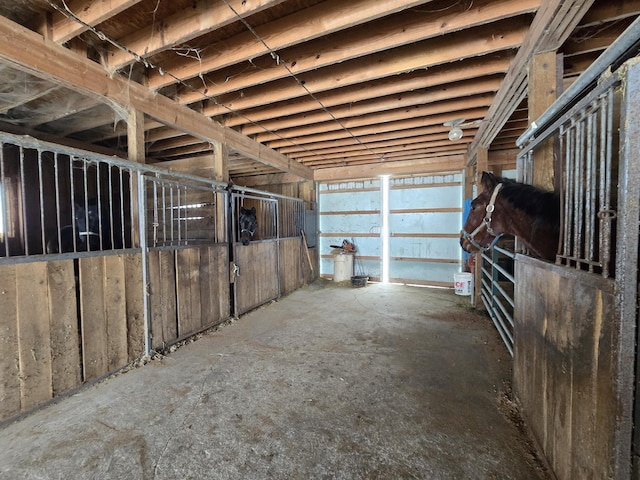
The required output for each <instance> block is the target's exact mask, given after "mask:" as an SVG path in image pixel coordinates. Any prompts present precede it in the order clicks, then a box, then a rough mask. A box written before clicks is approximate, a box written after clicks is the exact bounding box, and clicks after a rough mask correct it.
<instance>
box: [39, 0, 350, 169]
mask: <svg viewBox="0 0 640 480" xmlns="http://www.w3.org/2000/svg"><path fill="white" fill-rule="evenodd" d="M60 1H61V3H62V5H63V6H64V7H61V6H60V5H58V4H56V3H55V2H54V1H53V0H47V3H48V4H49V5H50V6H51V7H52V8H54V9H55V10H57V11H58V12H60V13H61V14H62V15H64V16H65V17H67V18H68V19H70V20H73V21H75V22H77V23H79V24H80V25H82V26H83V27H84V28H86V29H87V30H89V31H91V32H92V33H93V34H94V35H96V36H97V37H98V39H100V40H101V41H103V42H107V43H109V44H111V45H112V46H113V47H115V48H117V49H119V50H122V51H123V52H126V53H127V54H129V55H131V57H132V58H133V59H134V61H135V62H137V63H141V64H143V65H144V66H145V68H147V69H149V70H157V71H158V73H159V74H160V75H163V76H164V75H167V76H169V77H170V78H171V79H172V80H173V81H174V82H175V83H177V84H179V85H181V86H183V87H184V88H186V89H188V90H190V91H192V92H194V93H198V94H199V95H201V96H202V97H204V98H205V99H207V100H210V101H212V102H213V103H214V104H215V105H217V106H219V107H222V108H224V109H225V110H227V111H228V112H229V113H231V114H232V115H235V116H237V117H239V118H242V119H243V120H246V121H247V122H248V123H251V124H252V125H254V126H256V127H258V128H260V129H262V130H264V131H265V132H267V133H270V134H272V135H275V136H276V137H277V138H278V139H280V140H284V141H285V142H287V143H289V144H291V145H293V146H295V147H297V148H300V149H302V150H304V151H305V152H308V153H311V154H313V155H315V156H317V157H320V158H324V157H323V156H322V155H321V154H318V153H317V152H314V151H313V150H309V149H308V148H307V147H305V146H304V145H299V144H297V143H296V142H294V141H293V140H291V139H289V138H285V137H283V136H282V135H280V134H279V133H278V132H277V131H274V130H271V129H269V128H267V127H265V126H263V125H261V124H260V123H258V122H256V121H254V120H252V119H251V118H249V117H247V116H246V115H245V114H243V113H241V112H239V111H236V110H234V109H232V108H230V107H228V106H227V105H225V104H223V103H221V102H220V101H218V99H217V98H215V96H213V95H209V94H208V93H207V92H206V91H203V90H200V89H198V88H196V87H195V86H193V85H190V84H189V83H187V82H185V81H184V80H182V79H181V78H179V77H178V76H176V75H174V74H172V73H171V72H169V71H167V70H165V69H163V68H162V67H160V66H158V65H155V64H153V63H151V62H150V61H149V60H147V59H146V58H144V57H143V56H141V55H139V54H138V53H136V52H134V51H133V50H131V49H130V48H128V47H127V46H126V45H123V44H121V43H119V42H117V41H116V40H113V39H111V38H109V37H108V36H107V35H106V34H105V33H104V32H102V31H100V30H98V29H96V28H95V27H94V26H93V25H90V24H88V23H86V22H85V21H83V20H82V19H81V18H79V17H78V16H77V15H75V14H74V13H73V11H72V10H71V9H70V8H69V6H68V5H67V4H66V2H65V0H60ZM224 1H225V3H226V4H227V6H228V7H229V8H230V9H231V11H232V12H233V13H234V14H235V15H236V16H238V18H240V20H241V21H242V22H243V23H244V24H245V26H248V24H247V23H246V22H244V19H242V18H241V17H240V16H239V15H238V13H237V12H236V11H235V10H234V9H233V7H231V5H229V3H228V2H226V0H224ZM248 27H249V28H250V29H251V27H250V26H248ZM251 30H253V29H251ZM259 40H260V41H262V43H263V44H264V41H263V40H262V39H259ZM264 45H265V47H266V48H267V49H269V47H268V46H267V45H266V44H264ZM269 51H270V52H271V55H272V57H274V55H275V54H274V52H273V51H272V50H271V49H269ZM274 58H275V57H274ZM287 70H289V69H288V68H287ZM289 72H290V70H289ZM291 74H292V75H293V73H292V72H291ZM294 77H295V76H294ZM296 81H298V83H300V81H299V80H298V79H297V78H296ZM307 91H308V90H307ZM309 93H311V92H309ZM312 98H314V99H315V97H314V96H313V95H312ZM325 111H326V110H325ZM332 117H333V116H332ZM333 118H334V119H335V117H333ZM340 124H341V123H340ZM341 125H342V124H341ZM343 128H345V127H343ZM345 129H346V128H345ZM347 131H348V130H347ZM352 136H353V135H352ZM353 138H356V137H355V136H353ZM360 143H361V142H360ZM324 159H325V160H327V159H326V158H324ZM301 164H302V163H301Z"/></svg>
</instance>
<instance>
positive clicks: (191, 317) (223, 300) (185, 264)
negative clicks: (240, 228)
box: [148, 244, 230, 351]
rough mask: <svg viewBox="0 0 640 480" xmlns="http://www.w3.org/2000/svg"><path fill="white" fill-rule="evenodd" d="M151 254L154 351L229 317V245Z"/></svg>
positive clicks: (150, 294)
mask: <svg viewBox="0 0 640 480" xmlns="http://www.w3.org/2000/svg"><path fill="white" fill-rule="evenodd" d="M148 258H149V309H150V318H151V347H152V348H153V349H154V350H158V351H160V350H162V349H164V348H165V347H167V346H169V345H171V344H173V343H176V342H177V341H179V340H181V339H184V338H186V337H188V336H190V335H193V334H195V333H198V332H201V331H203V330H205V329H207V328H210V327H213V326H215V325H218V324H220V323H221V322H223V321H224V320H226V319H227V318H229V316H230V292H229V247H228V245H226V244H219V245H203V246H197V247H189V248H178V249H152V250H151V251H150V252H149V257H148Z"/></svg>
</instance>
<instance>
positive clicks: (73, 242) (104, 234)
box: [47, 198, 112, 253]
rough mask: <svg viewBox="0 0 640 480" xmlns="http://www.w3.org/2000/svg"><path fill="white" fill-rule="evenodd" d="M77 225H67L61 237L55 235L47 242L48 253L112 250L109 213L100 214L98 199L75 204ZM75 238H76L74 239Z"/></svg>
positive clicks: (62, 229)
mask: <svg viewBox="0 0 640 480" xmlns="http://www.w3.org/2000/svg"><path fill="white" fill-rule="evenodd" d="M74 213H75V216H74V222H75V225H65V226H64V227H62V228H61V229H60V237H59V238H58V235H57V234H55V235H54V236H53V237H52V238H50V239H49V241H48V242H47V253H67V252H86V251H99V250H110V249H111V248H112V242H111V228H110V225H109V217H108V213H107V212H103V213H102V215H100V214H99V209H98V199H97V198H92V199H89V200H88V201H87V202H86V203H85V202H83V203H75V204H74ZM74 237H75V238H74Z"/></svg>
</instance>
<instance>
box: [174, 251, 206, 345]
mask: <svg viewBox="0 0 640 480" xmlns="http://www.w3.org/2000/svg"><path fill="white" fill-rule="evenodd" d="M176 279H177V287H176V291H177V298H178V336H179V337H181V338H182V337H185V336H186V335H189V334H191V333H195V332H197V331H199V330H200V328H201V326H202V308H201V305H200V250H199V249H198V248H186V249H182V250H176Z"/></svg>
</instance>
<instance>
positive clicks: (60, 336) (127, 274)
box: [0, 254, 144, 421]
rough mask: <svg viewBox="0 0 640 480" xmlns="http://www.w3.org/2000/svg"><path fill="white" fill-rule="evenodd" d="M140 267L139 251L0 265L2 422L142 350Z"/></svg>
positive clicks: (111, 368)
mask: <svg viewBox="0 0 640 480" xmlns="http://www.w3.org/2000/svg"><path fill="white" fill-rule="evenodd" d="M136 257H137V258H136ZM74 263H77V267H76V266H75V265H74ZM139 266H140V259H139V254H137V255H107V256H96V257H90V258H80V259H76V260H74V259H68V260H55V261H48V262H30V263H19V264H5V265H0V294H1V296H2V301H1V302H0V332H1V333H2V334H1V335H0V347H1V349H2V352H3V355H2V357H1V358H0V421H2V420H5V419H8V418H11V417H13V416H15V415H17V414H19V413H20V412H23V411H26V410H29V409H31V408H33V407H35V406H37V405H40V404H42V403H45V402H47V401H49V400H51V399H52V398H54V397H56V396H59V395H61V394H64V393H65V392H68V391H70V390H72V389H73V388H75V387H78V386H80V385H81V384H82V383H84V382H86V381H89V380H92V379H95V378H99V377H101V376H104V375H106V374H108V373H110V372H112V371H114V370H117V369H118V368H121V367H123V366H125V365H126V364H127V363H128V362H129V361H131V360H132V359H133V358H137V357H140V356H142V355H143V354H144V325H143V323H142V322H143V311H142V284H141V280H140V279H141V272H140V268H139ZM76 268H77V272H78V281H79V282H82V287H81V288H77V286H76Z"/></svg>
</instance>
